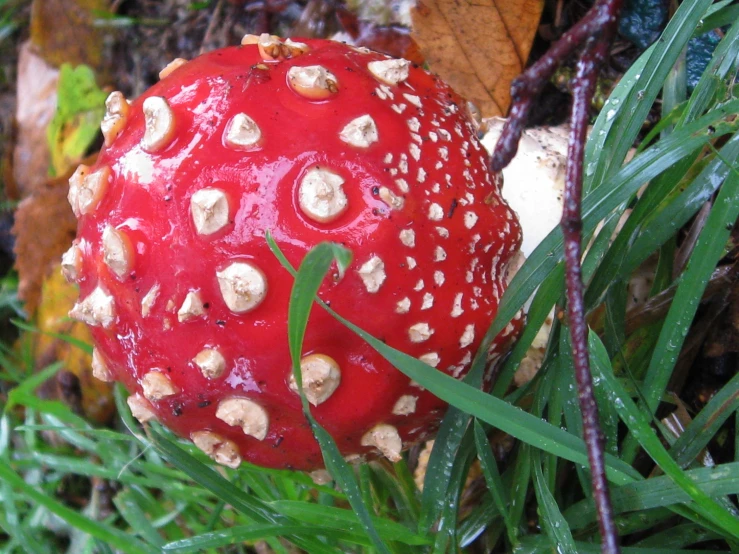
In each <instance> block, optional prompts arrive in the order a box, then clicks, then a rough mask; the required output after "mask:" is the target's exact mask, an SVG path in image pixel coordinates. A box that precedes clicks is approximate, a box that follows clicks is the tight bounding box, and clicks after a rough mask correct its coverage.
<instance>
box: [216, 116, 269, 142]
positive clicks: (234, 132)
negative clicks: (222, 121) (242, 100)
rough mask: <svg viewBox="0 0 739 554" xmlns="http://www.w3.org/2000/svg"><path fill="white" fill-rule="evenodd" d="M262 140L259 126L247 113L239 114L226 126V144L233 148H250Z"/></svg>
mask: <svg viewBox="0 0 739 554" xmlns="http://www.w3.org/2000/svg"><path fill="white" fill-rule="evenodd" d="M261 138H262V130H261V129H260V128H259V125H257V123H256V121H254V120H253V119H252V118H251V117H249V116H248V115H246V114H245V113H237V114H236V115H235V116H233V119H231V121H230V122H229V123H228V125H227V126H226V137H225V142H226V144H227V145H228V146H230V147H231V148H249V147H251V146H254V145H256V144H257V143H258V142H259V141H260V140H261Z"/></svg>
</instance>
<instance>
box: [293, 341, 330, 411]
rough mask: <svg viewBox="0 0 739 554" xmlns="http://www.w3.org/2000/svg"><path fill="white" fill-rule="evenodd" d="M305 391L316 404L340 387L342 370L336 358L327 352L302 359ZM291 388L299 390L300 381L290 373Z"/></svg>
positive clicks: (321, 402) (294, 390)
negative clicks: (326, 353) (327, 354)
mask: <svg viewBox="0 0 739 554" xmlns="http://www.w3.org/2000/svg"><path fill="white" fill-rule="evenodd" d="M300 371H301V375H302V380H303V391H304V392H305V397H306V398H307V399H308V402H310V403H311V404H313V405H314V406H318V405H319V404H323V403H324V402H325V401H326V400H328V399H329V398H330V397H331V395H332V394H333V393H334V392H335V391H336V389H337V388H338V387H339V383H341V370H340V369H339V364H338V363H336V360H334V359H333V358H331V357H330V356H326V355H325V354H310V355H308V356H305V357H303V358H302V359H301V360H300ZM289 386H290V390H291V391H293V392H296V393H297V392H298V383H297V382H296V381H295V377H294V376H293V375H292V374H290V379H289Z"/></svg>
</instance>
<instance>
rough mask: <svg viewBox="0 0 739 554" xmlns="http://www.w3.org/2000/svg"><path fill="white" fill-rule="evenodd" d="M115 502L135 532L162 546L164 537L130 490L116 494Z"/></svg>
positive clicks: (150, 542) (155, 544)
mask: <svg viewBox="0 0 739 554" xmlns="http://www.w3.org/2000/svg"><path fill="white" fill-rule="evenodd" d="M113 503H114V504H115V506H116V508H118V512H119V513H120V514H121V515H122V516H123V519H125V520H126V522H127V523H128V525H129V526H130V527H131V529H132V530H133V532H134V534H136V535H139V536H140V537H141V538H142V539H144V540H145V541H146V542H148V543H149V544H151V545H153V546H158V547H161V546H162V545H163V544H164V542H165V541H164V539H163V538H162V537H161V535H160V534H159V533H158V532H157V530H156V529H155V528H154V526H153V525H152V524H151V522H150V521H149V517H148V516H147V514H146V513H145V512H144V511H143V510H142V509H141V507H140V506H139V503H138V502H137V500H136V498H135V497H134V495H133V494H132V493H131V491H130V490H124V491H121V492H119V493H118V494H117V495H115V497H114V498H113Z"/></svg>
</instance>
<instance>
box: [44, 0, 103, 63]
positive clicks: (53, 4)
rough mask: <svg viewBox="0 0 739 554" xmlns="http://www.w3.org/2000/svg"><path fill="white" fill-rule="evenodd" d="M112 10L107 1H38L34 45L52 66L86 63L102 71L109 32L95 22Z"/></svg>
mask: <svg viewBox="0 0 739 554" xmlns="http://www.w3.org/2000/svg"><path fill="white" fill-rule="evenodd" d="M107 11H108V2H107V0H35V1H34V2H33V5H32V9H31V42H33V44H34V46H35V47H37V48H38V49H39V52H40V53H41V55H42V56H43V57H44V59H46V61H48V62H49V63H51V64H53V65H55V66H57V67H58V66H60V65H61V64H63V63H68V64H71V65H80V64H86V65H89V66H92V67H93V68H96V69H100V68H101V67H102V61H103V50H104V48H103V46H104V43H103V41H104V39H105V30H104V29H101V28H99V27H95V25H94V20H95V19H96V18H101V17H104V15H105V13H106V12H107Z"/></svg>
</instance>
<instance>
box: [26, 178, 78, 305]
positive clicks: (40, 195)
mask: <svg viewBox="0 0 739 554" xmlns="http://www.w3.org/2000/svg"><path fill="white" fill-rule="evenodd" d="M69 176H70V175H69V174H68V175H64V176H62V177H60V178H58V179H53V180H50V181H48V182H47V183H46V184H44V185H43V186H42V187H39V188H38V189H37V190H36V191H35V193H34V194H33V195H32V196H29V197H28V198H26V199H25V200H23V201H22V202H21V203H20V205H19V206H18V209H17V210H16V213H15V225H14V226H13V234H14V235H15V237H16V242H15V254H16V260H15V265H16V268H17V269H18V276H19V283H18V295H19V296H20V297H21V299H22V300H24V301H25V302H26V310H27V311H28V312H29V313H33V312H34V311H35V310H36V307H37V306H38V303H39V298H40V296H41V285H42V283H43V282H44V280H45V278H46V277H47V276H48V275H49V273H50V271H51V269H52V268H53V267H55V266H56V264H57V263H58V262H59V259H60V258H61V255H62V254H64V252H65V251H66V250H67V249H68V248H69V247H70V245H71V244H72V240H74V237H75V234H76V232H77V220H76V219H75V217H74V214H73V213H72V208H70V207H69V202H68V201H67V192H68V191H69V183H68V182H69Z"/></svg>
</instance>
